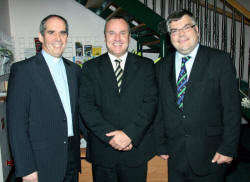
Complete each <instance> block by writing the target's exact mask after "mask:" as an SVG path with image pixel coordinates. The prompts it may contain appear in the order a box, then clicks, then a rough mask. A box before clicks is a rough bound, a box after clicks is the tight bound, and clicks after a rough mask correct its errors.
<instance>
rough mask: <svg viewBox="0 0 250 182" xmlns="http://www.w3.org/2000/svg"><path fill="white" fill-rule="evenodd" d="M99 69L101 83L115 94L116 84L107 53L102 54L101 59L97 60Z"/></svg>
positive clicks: (116, 91) (116, 90)
mask: <svg viewBox="0 0 250 182" xmlns="http://www.w3.org/2000/svg"><path fill="white" fill-rule="evenodd" d="M99 64H100V65H99V66H98V67H99V70H100V75H99V77H100V80H102V81H101V82H102V83H101V84H105V87H107V88H110V89H111V92H112V93H114V94H116V93H118V92H119V91H118V86H117V81H116V77H115V72H114V69H113V66H112V63H111V60H110V58H109V56H108V53H106V54H104V55H103V58H102V60H100V61H99Z"/></svg>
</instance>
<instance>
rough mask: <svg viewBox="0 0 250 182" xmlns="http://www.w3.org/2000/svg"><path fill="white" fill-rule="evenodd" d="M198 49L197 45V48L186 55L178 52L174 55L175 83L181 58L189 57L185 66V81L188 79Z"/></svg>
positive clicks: (179, 69)
mask: <svg viewBox="0 0 250 182" xmlns="http://www.w3.org/2000/svg"><path fill="white" fill-rule="evenodd" d="M198 48H199V44H197V46H196V47H195V48H194V50H193V51H192V52H191V53H190V54H188V55H183V54H181V53H179V52H177V51H176V53H175V74H176V83H177V80H178V76H179V74H180V71H181V62H182V57H186V56H191V58H190V59H189V60H188V61H187V62H186V64H185V66H186V70H187V79H189V76H190V73H191V70H192V67H193V64H194V60H195V57H196V54H197V51H198Z"/></svg>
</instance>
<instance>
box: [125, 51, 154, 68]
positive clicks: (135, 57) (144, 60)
mask: <svg viewBox="0 0 250 182" xmlns="http://www.w3.org/2000/svg"><path fill="white" fill-rule="evenodd" d="M127 59H132V60H135V61H136V63H138V64H141V65H148V66H150V65H151V66H153V65H154V61H153V60H152V59H150V58H148V57H144V56H138V55H136V54H132V53H128V57H127Z"/></svg>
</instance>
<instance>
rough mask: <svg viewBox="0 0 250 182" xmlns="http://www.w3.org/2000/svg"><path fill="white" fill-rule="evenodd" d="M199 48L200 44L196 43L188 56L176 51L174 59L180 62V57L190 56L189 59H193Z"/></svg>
mask: <svg viewBox="0 0 250 182" xmlns="http://www.w3.org/2000/svg"><path fill="white" fill-rule="evenodd" d="M199 46H200V44H199V43H198V44H197V45H196V47H195V48H194V49H193V51H192V52H191V53H189V54H188V55H183V54H181V53H179V52H178V51H176V57H177V58H179V59H178V60H181V58H182V57H186V56H191V58H192V59H194V58H195V56H196V54H197V52H198V48H199Z"/></svg>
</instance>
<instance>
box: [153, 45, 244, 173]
mask: <svg viewBox="0 0 250 182" xmlns="http://www.w3.org/2000/svg"><path fill="white" fill-rule="evenodd" d="M156 70H157V80H158V86H159V92H160V104H159V105H160V108H159V113H158V114H157V119H156V122H155V131H156V132H155V133H156V142H157V146H158V149H157V150H158V151H157V153H158V154H159V155H160V154H169V155H170V158H169V160H168V161H169V167H172V168H177V169H178V168H181V167H183V166H182V164H183V160H184V157H185V156H186V157H187V160H188V162H189V163H190V166H191V168H192V169H193V170H194V172H195V173H197V174H198V175H205V174H208V173H209V172H210V171H212V169H217V167H219V166H213V165H212V164H211V161H212V158H213V156H214V155H215V153H216V152H219V153H220V154H223V155H226V156H233V157H234V156H235V155H236V153H237V146H238V140H239V134H240V99H239V93H238V88H237V82H236V76H235V68H234V66H233V64H232V61H231V59H230V56H229V55H228V54H226V53H223V52H221V51H219V50H215V49H211V48H207V47H204V46H200V47H199V49H198V52H197V55H196V58H195V61H194V64H193V67H192V71H191V74H190V77H189V81H188V83H187V88H186V93H185V96H184V111H183V112H181V111H180V110H179V109H178V108H177V104H176V100H177V96H176V76H175V75H176V74H175V53H173V54H171V55H169V56H168V57H167V58H165V59H163V60H161V61H159V63H157V64H156Z"/></svg>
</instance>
